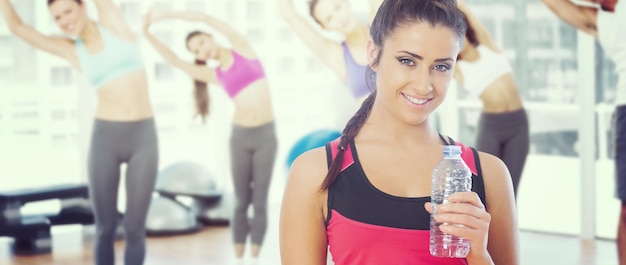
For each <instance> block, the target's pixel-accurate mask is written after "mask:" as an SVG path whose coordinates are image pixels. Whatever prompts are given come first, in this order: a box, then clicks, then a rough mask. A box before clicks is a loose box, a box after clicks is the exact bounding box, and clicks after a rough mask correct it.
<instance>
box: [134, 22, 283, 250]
mask: <svg viewBox="0 0 626 265" xmlns="http://www.w3.org/2000/svg"><path fill="white" fill-rule="evenodd" d="M165 19H182V20H187V21H192V22H203V23H205V24H206V25H207V26H209V27H211V28H212V29H213V30H215V31H217V32H218V33H220V34H222V35H224V36H225V37H226V38H227V39H228V41H229V42H230V44H231V45H232V48H226V47H225V46H223V45H221V44H219V43H217V42H216V41H215V40H214V38H213V36H212V35H211V34H209V33H207V32H202V31H194V32H191V33H189V34H188V35H187V38H186V40H185V42H186V46H187V49H188V50H189V51H190V52H191V53H192V54H193V55H194V57H195V62H187V61H185V60H183V59H181V58H179V57H178V56H176V54H174V52H172V51H171V50H170V49H169V48H168V47H166V46H165V45H164V44H163V43H161V42H160V41H159V40H158V39H157V38H156V37H155V36H154V35H152V34H151V33H150V31H149V27H150V24H151V23H153V22H156V21H161V20H165ZM144 35H145V36H146V38H147V39H148V41H149V42H150V43H151V44H152V46H153V47H154V48H155V49H156V50H157V52H159V53H160V54H161V55H162V56H163V58H165V60H166V61H167V62H168V63H170V64H172V65H173V66H175V67H177V68H178V69H180V70H182V71H184V72H185V73H187V74H188V75H189V76H190V77H191V78H192V79H193V80H194V83H195V87H194V99H195V102H196V111H197V114H198V115H199V116H201V118H202V120H203V121H204V120H205V119H206V118H207V116H208V114H209V109H210V108H209V90H208V88H207V84H214V85H217V86H220V87H222V88H223V89H224V90H225V92H226V93H227V94H228V96H229V97H230V98H231V99H232V101H233V103H234V105H235V114H234V117H233V130H232V134H231V139H230V155H231V171H232V178H233V186H234V192H235V198H236V206H235V213H234V216H233V218H232V220H231V225H232V228H233V241H234V243H235V245H234V252H235V255H234V256H235V259H236V260H240V259H242V258H243V256H244V250H245V242H247V238H248V237H250V239H251V242H252V245H251V248H250V252H251V256H252V258H253V259H256V257H257V256H258V255H259V252H260V249H261V245H262V243H263V239H264V237H265V232H266V227H267V192H268V189H269V184H270V180H271V176H272V170H273V165H274V159H275V157H276V148H277V141H276V135H275V129H274V128H275V126H274V114H273V110H272V102H271V99H270V91H269V86H268V81H267V79H266V77H265V72H264V69H263V66H262V64H261V62H260V60H259V59H258V56H257V54H256V52H255V51H254V49H253V48H252V45H250V43H249V42H248V40H247V39H246V38H245V37H244V36H243V35H242V34H241V33H239V32H238V31H237V30H235V29H234V28H232V27H231V26H230V25H228V24H227V23H225V22H223V21H221V20H219V19H217V18H215V17H213V16H209V15H206V14H201V13H195V12H156V11H151V12H150V13H148V14H147V15H146V17H145V27H144ZM207 61H214V62H216V64H217V66H216V67H208V66H207ZM250 206H252V207H253V208H254V216H253V217H252V219H251V220H248V217H247V213H248V208H249V207H250Z"/></svg>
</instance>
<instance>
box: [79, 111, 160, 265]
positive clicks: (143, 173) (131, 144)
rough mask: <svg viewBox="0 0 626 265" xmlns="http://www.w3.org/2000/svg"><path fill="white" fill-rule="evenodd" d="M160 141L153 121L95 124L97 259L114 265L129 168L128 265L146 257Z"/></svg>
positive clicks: (92, 168)
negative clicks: (121, 193)
mask: <svg viewBox="0 0 626 265" xmlns="http://www.w3.org/2000/svg"><path fill="white" fill-rule="evenodd" d="M158 151H159V150H158V139H157V135H156V128H155V124H154V120H153V119H152V118H150V119H146V120H141V121H136V122H113V121H104V120H96V121H95V122H94V126H93V135H92V138H91V147H90V150H89V162H88V163H89V164H88V171H89V192H90V198H91V200H92V203H93V208H94V214H95V219H96V242H95V250H94V259H95V262H96V264H97V265H113V264H115V253H114V249H113V243H114V239H115V234H116V230H117V221H118V209H117V191H118V186H119V181H120V165H121V164H122V163H126V164H127V167H126V198H127V202H126V212H125V214H124V221H123V225H124V233H125V240H126V242H125V245H126V251H125V253H124V264H126V265H140V264H143V262H144V257H145V234H146V231H145V230H146V227H145V226H146V215H147V212H148V207H149V206H150V200H151V196H152V191H153V190H154V185H155V180H156V174H157V169H158V158H159V156H158Z"/></svg>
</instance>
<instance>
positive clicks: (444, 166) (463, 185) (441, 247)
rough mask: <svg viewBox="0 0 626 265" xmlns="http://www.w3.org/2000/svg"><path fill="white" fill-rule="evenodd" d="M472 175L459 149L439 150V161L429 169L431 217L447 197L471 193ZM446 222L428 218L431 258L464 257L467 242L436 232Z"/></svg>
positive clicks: (446, 200)
mask: <svg viewBox="0 0 626 265" xmlns="http://www.w3.org/2000/svg"><path fill="white" fill-rule="evenodd" d="M471 189H472V172H471V171H470V170H469V168H468V167H467V165H466V164H465V162H464V161H463V159H461V147H460V146H455V145H446V146H444V149H443V159H442V160H441V161H439V164H438V165H437V166H436V167H435V169H434V170H433V175H432V188H431V197H430V199H431V202H432V206H433V214H436V213H437V206H439V205H440V204H444V203H447V202H448V196H450V195H451V194H452V193H455V192H465V191H471ZM442 224H446V223H439V222H436V221H435V219H434V218H433V216H432V215H431V216H430V247H429V249H430V254H431V255H432V256H435V257H445V258H465V257H466V256H467V254H468V253H469V250H470V242H469V240H467V239H464V238H461V237H457V236H453V235H449V234H446V233H444V232H442V231H441V230H439V226H440V225H442Z"/></svg>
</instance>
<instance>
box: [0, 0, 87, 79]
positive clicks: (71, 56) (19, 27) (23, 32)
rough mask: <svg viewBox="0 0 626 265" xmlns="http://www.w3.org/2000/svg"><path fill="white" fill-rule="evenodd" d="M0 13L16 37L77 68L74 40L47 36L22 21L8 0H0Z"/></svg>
mask: <svg viewBox="0 0 626 265" xmlns="http://www.w3.org/2000/svg"><path fill="white" fill-rule="evenodd" d="M0 13H2V16H3V17H4V21H5V22H6V24H7V26H8V28H9V30H10V31H11V33H13V34H14V35H15V36H17V37H18V38H20V39H22V40H24V41H25V42H27V43H28V44H30V45H32V46H33V47H35V48H37V49H40V50H43V51H46V52H48V53H51V54H53V55H56V56H59V57H61V58H63V59H66V60H67V61H69V62H70V64H72V66H74V67H76V68H78V58H76V53H75V52H74V42H73V41H72V40H70V39H67V38H64V37H54V36H47V35H44V34H42V33H40V32H39V31H37V30H35V29H34V28H32V27H31V26H29V25H26V24H24V23H23V22H22V20H21V19H20V17H19V16H18V15H17V13H16V12H15V9H14V8H13V5H12V4H11V2H10V0H0Z"/></svg>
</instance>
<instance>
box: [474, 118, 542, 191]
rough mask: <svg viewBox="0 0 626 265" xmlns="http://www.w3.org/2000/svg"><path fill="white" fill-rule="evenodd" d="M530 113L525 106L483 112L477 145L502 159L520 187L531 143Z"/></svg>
mask: <svg viewBox="0 0 626 265" xmlns="http://www.w3.org/2000/svg"><path fill="white" fill-rule="evenodd" d="M529 138H530V137H529V130H528V117H527V116H526V111H525V110H524V109H520V110H516V111H512V112H507V113H484V112H483V113H481V115H480V119H479V122H478V139H477V140H476V148H477V149H478V150H479V151H483V152H485V153H489V154H492V155H494V156H497V157H499V158H500V159H502V161H503V162H504V164H505V165H506V166H507V167H508V168H509V172H510V173H511V180H512V181H513V190H514V192H515V196H516V197H517V187H518V186H519V183H520V179H521V178H522V171H523V169H524V164H525V163H526V156H528V149H529V146H530V139H529Z"/></svg>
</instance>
